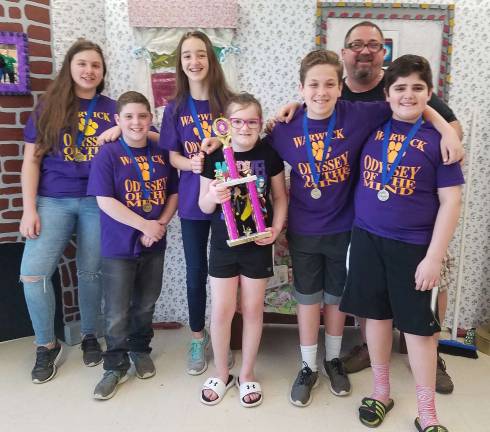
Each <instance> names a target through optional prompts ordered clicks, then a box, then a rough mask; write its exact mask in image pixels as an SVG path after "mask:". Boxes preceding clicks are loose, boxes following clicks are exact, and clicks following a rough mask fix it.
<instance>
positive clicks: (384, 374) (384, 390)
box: [371, 363, 390, 405]
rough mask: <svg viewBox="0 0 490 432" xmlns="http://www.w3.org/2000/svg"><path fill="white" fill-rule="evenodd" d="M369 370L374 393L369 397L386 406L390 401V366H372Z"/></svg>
mask: <svg viewBox="0 0 490 432" xmlns="http://www.w3.org/2000/svg"><path fill="white" fill-rule="evenodd" d="M371 369H372V370H373V378H374V391H373V394H372V395H371V397H372V398H373V399H376V400H379V401H380V402H383V403H384V404H385V405H386V404H387V403H388V401H389V400H390V364H389V363H387V364H382V365H375V364H372V365H371Z"/></svg>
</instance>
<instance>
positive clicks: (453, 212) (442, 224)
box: [415, 186, 461, 291]
mask: <svg viewBox="0 0 490 432" xmlns="http://www.w3.org/2000/svg"><path fill="white" fill-rule="evenodd" d="M437 192H438V195H439V202H440V205H439V211H438V212H437V217H436V222H435V225H434V231H433V233H432V239H431V241H430V244H429V249H428V250H427V254H426V255H425V258H424V259H423V260H422V261H421V262H420V263H419V265H418V266H417V271H416V272H415V283H416V287H415V289H416V290H421V291H425V290H430V289H432V288H434V287H435V286H437V285H438V283H439V278H440V275H441V266H442V259H443V258H444V256H445V254H446V251H447V248H448V245H449V242H450V241H451V239H452V237H453V234H454V231H455V230H456V226H457V224H458V219H459V213H460V210H461V186H451V187H445V188H439V189H438V190H437Z"/></svg>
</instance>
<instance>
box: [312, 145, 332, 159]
mask: <svg viewBox="0 0 490 432" xmlns="http://www.w3.org/2000/svg"><path fill="white" fill-rule="evenodd" d="M311 148H312V149H313V157H314V158H315V160H317V161H322V160H323V159H324V158H323V152H324V151H325V143H324V142H323V140H319V141H312V142H311ZM331 151H332V147H328V149H327V155H326V156H325V160H326V159H328V156H329V155H330V152H331Z"/></svg>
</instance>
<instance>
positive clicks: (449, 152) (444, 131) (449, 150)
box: [424, 106, 464, 165]
mask: <svg viewBox="0 0 490 432" xmlns="http://www.w3.org/2000/svg"><path fill="white" fill-rule="evenodd" d="M424 119H425V120H427V121H429V122H431V123H432V124H433V125H434V127H435V128H436V129H437V131H438V132H439V133H440V134H441V155H442V161H443V162H444V165H451V164H453V163H455V162H459V161H460V160H462V159H463V157H464V148H463V144H462V143H461V139H460V137H459V134H458V130H457V129H456V128H455V127H453V126H451V124H449V123H448V122H447V121H446V120H444V118H443V117H442V116H441V115H440V114H439V113H438V112H437V111H436V110H435V109H434V108H431V107H430V106H427V108H426V109H425V110H424Z"/></svg>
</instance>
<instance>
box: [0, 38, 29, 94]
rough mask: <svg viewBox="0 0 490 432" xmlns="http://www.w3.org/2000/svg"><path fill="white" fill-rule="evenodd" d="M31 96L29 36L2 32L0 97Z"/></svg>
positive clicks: (0, 41) (0, 44) (0, 39)
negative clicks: (28, 53)
mask: <svg viewBox="0 0 490 432" xmlns="http://www.w3.org/2000/svg"><path fill="white" fill-rule="evenodd" d="M25 94H30V81H29V61H28V56H27V35H26V34H25V33H14V32H0V95H25Z"/></svg>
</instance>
